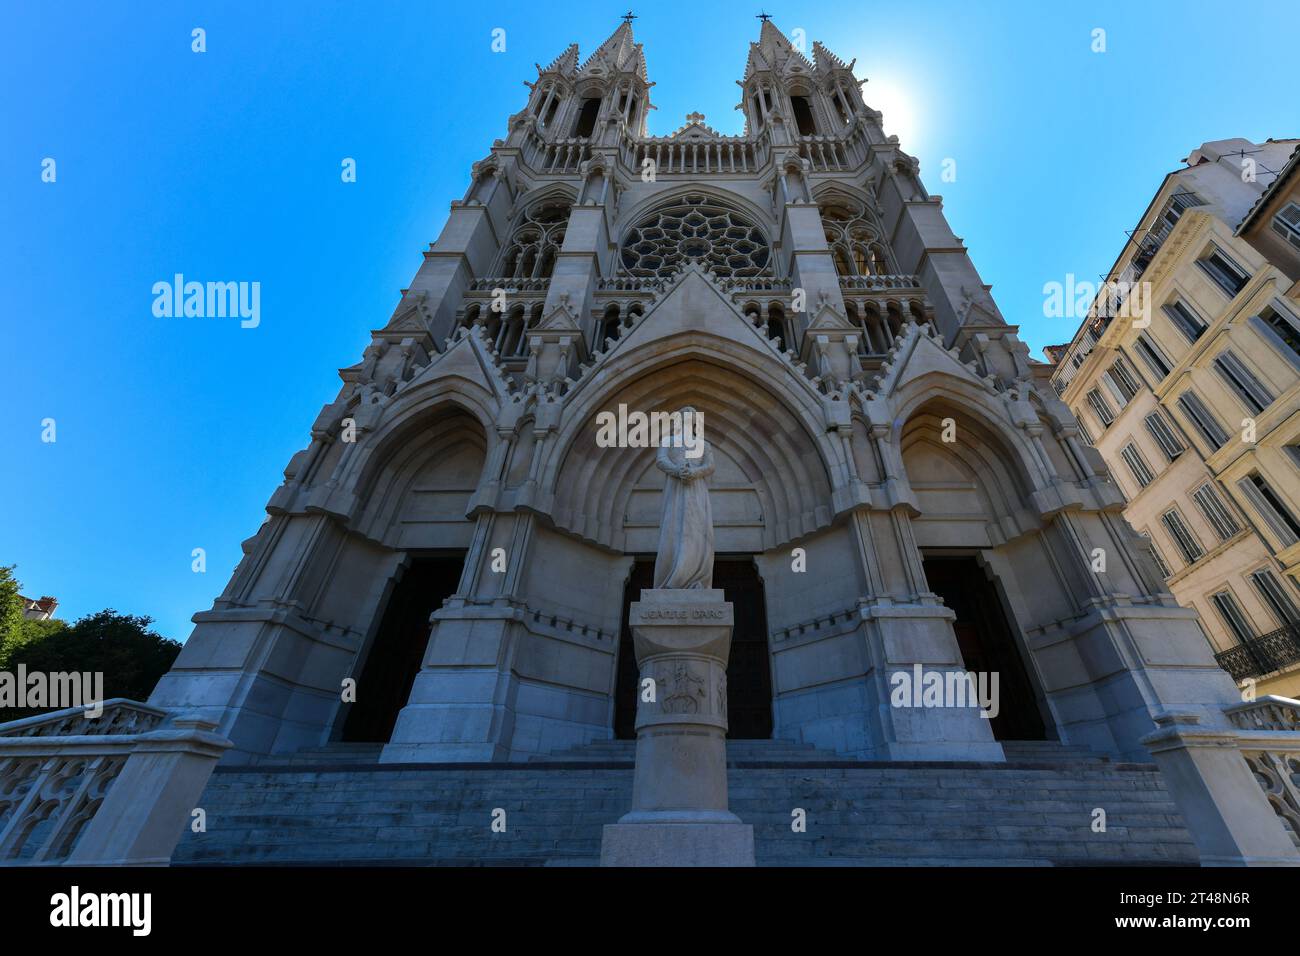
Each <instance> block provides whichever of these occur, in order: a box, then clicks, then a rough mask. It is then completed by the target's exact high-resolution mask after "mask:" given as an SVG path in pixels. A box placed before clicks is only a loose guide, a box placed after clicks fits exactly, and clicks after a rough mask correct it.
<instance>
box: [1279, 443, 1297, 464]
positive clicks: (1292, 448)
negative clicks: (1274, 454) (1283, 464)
mask: <svg viewBox="0 0 1300 956" xmlns="http://www.w3.org/2000/svg"><path fill="white" fill-rule="evenodd" d="M1282 447H1283V449H1284V450H1285V451H1286V455H1287V457H1288V458H1290V459H1291V464H1293V465H1295V466H1296V467H1297V468H1300V445H1283V446H1282Z"/></svg>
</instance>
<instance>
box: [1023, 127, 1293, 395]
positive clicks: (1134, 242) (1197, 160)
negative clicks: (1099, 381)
mask: <svg viewBox="0 0 1300 956" xmlns="http://www.w3.org/2000/svg"><path fill="white" fill-rule="evenodd" d="M1285 144H1294V145H1293V148H1292V150H1291V152H1290V154H1289V156H1290V159H1289V161H1288V163H1287V164H1286V166H1284V167H1283V169H1282V171H1281V173H1279V174H1278V175H1277V176H1276V177H1275V178H1274V180H1273V181H1272V182H1270V183H1269V184H1268V185H1267V186H1265V187H1264V188H1263V191H1262V193H1261V194H1260V195H1259V196H1258V197H1256V199H1255V201H1254V203H1253V205H1252V206H1251V207H1250V209H1248V210H1244V211H1243V213H1242V215H1244V216H1245V217H1247V218H1248V217H1249V216H1250V214H1251V213H1252V212H1253V210H1254V209H1256V208H1260V203H1261V202H1262V201H1263V199H1264V197H1266V196H1268V195H1269V193H1270V191H1271V190H1272V189H1273V187H1274V186H1275V185H1276V184H1277V183H1278V182H1279V181H1281V180H1282V179H1283V177H1284V176H1290V175H1291V174H1292V173H1293V172H1294V166H1295V163H1296V154H1297V152H1300V139H1272V138H1270V139H1267V140H1265V141H1264V142H1263V143H1253V142H1251V141H1250V140H1248V139H1244V138H1242V137H1232V138H1230V139H1216V140H1209V141H1207V142H1204V143H1202V144H1201V145H1200V146H1198V147H1197V148H1196V149H1194V150H1192V151H1191V152H1190V153H1189V154H1188V155H1187V156H1186V157H1185V158H1184V159H1183V160H1182V162H1183V163H1184V165H1183V166H1180V167H1179V168H1177V169H1173V170H1170V171H1169V172H1168V173H1166V174H1165V177H1164V178H1163V179H1162V180H1161V181H1160V185H1159V187H1157V189H1156V190H1155V192H1153V193H1152V194H1151V200H1150V202H1148V203H1147V206H1146V208H1145V209H1144V210H1142V215H1141V216H1139V217H1138V220H1137V223H1136V224H1135V225H1134V227H1133V229H1132V230H1130V231H1129V234H1128V235H1129V238H1128V240H1127V241H1126V242H1125V243H1124V245H1123V246H1121V247H1120V251H1119V255H1118V256H1116V258H1115V262H1114V263H1113V264H1112V265H1111V267H1110V270H1109V271H1108V272H1107V273H1106V279H1107V281H1110V280H1112V279H1114V278H1115V277H1116V276H1117V275H1119V274H1120V273H1121V272H1122V271H1123V266H1124V263H1125V262H1126V261H1127V260H1128V259H1130V258H1132V257H1133V255H1134V254H1135V253H1136V252H1137V250H1138V249H1139V248H1140V247H1141V243H1142V239H1143V237H1144V235H1145V234H1146V230H1143V229H1142V223H1144V222H1146V221H1147V218H1148V217H1149V216H1151V215H1152V213H1153V212H1155V211H1157V202H1158V201H1159V200H1160V199H1161V197H1162V196H1163V195H1164V193H1165V187H1166V186H1167V185H1168V184H1169V182H1170V181H1171V180H1173V179H1175V178H1176V177H1180V176H1185V175H1187V174H1188V173H1189V172H1191V171H1192V170H1195V169H1196V168H1197V167H1199V166H1202V165H1204V164H1207V163H1218V162H1221V161H1223V160H1225V159H1229V158H1232V157H1238V156H1240V157H1245V156H1247V155H1249V154H1251V153H1252V152H1258V151H1259V150H1261V149H1263V148H1265V147H1268V146H1281V145H1285ZM1269 174H1270V175H1271V173H1269ZM1242 181H1243V182H1245V180H1242ZM1224 211H1225V212H1227V213H1229V214H1231V213H1232V212H1234V211H1235V210H1231V209H1225V210H1224ZM1242 225H1243V226H1244V225H1245V220H1244V219H1243V220H1242ZM1240 228H1241V226H1239V227H1238V229H1240ZM1101 296H1102V292H1101V291H1099V292H1098V294H1097V299H1100V298H1101ZM1096 301H1097V300H1096V299H1095V300H1094V308H1095V304H1096ZM1092 311H1093V310H1092V309H1090V310H1089V314H1088V315H1087V316H1085V317H1084V318H1083V320H1082V321H1081V322H1080V323H1079V326H1078V328H1076V329H1075V331H1074V335H1073V337H1071V339H1070V341H1069V342H1067V343H1065V344H1064V345H1058V346H1050V348H1051V349H1052V351H1051V352H1048V350H1047V348H1044V349H1043V354H1044V355H1046V356H1047V358H1048V360H1049V362H1050V363H1051V364H1052V365H1056V366H1059V365H1060V363H1061V361H1062V360H1063V359H1064V358H1065V356H1066V355H1067V354H1068V352H1069V350H1070V348H1071V347H1072V346H1073V345H1074V344H1075V343H1076V342H1077V341H1078V340H1079V337H1080V335H1082V333H1083V330H1084V329H1085V328H1087V327H1088V326H1089V325H1090V324H1093V323H1094V322H1095V321H1096V317H1095V316H1094V315H1093V314H1092ZM1055 374H1056V372H1055V371H1054V372H1053V375H1055Z"/></svg>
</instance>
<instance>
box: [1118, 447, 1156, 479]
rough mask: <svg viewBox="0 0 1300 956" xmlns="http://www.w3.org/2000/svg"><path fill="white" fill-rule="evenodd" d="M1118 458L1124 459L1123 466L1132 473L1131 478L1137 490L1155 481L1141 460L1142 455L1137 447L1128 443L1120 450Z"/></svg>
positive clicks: (1144, 462) (1149, 469) (1143, 460)
mask: <svg viewBox="0 0 1300 956" xmlns="http://www.w3.org/2000/svg"><path fill="white" fill-rule="evenodd" d="M1119 456H1120V457H1121V458H1123V459H1124V464H1126V465H1128V470H1129V471H1131V472H1133V478H1134V479H1135V480H1136V481H1137V483H1138V487H1139V488H1145V487H1146V486H1147V485H1149V484H1151V482H1153V481H1155V480H1156V476H1155V475H1154V474H1152V473H1151V468H1150V467H1149V466H1148V465H1147V463H1146V461H1145V459H1143V457H1142V453H1141V452H1140V451H1138V448H1137V445H1135V444H1133V443H1132V442H1129V443H1128V444H1127V445H1125V446H1124V447H1123V448H1121V449H1120V452H1119Z"/></svg>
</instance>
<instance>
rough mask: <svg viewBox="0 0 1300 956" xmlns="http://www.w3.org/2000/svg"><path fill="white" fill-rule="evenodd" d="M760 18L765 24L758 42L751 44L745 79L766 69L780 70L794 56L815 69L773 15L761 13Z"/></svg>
mask: <svg viewBox="0 0 1300 956" xmlns="http://www.w3.org/2000/svg"><path fill="white" fill-rule="evenodd" d="M758 18H759V19H760V20H762V21H763V25H762V26H761V27H759V30H758V42H757V43H751V44H750V45H749V59H748V61H747V62H746V63H745V79H749V78H750V77H751V76H752V75H753V74H755V73H760V72H763V71H765V70H770V71H774V72H778V71H780V70H782V69H783V68H784V67H785V65H786V63H787V62H788V61H789V60H790V59H791V58H792V57H794V58H797V59H798V60H799V62H800V63H801V65H802V66H803V67H804V68H805V69H807V70H812V69H813V65H812V62H811V61H810V60H809V59H808V58H807V57H806V56H804V55H803V54H802V53H800V52H799V51H798V50H796V49H795V47H794V44H793V43H791V42H790V40H789V38H788V37H787V36H786V35H785V34H784V33H782V32H781V30H780V28H779V27H777V25H776V24H775V23H773V22H772V18H771V16H769V15H768V14H766V13H760V14H759V15H758Z"/></svg>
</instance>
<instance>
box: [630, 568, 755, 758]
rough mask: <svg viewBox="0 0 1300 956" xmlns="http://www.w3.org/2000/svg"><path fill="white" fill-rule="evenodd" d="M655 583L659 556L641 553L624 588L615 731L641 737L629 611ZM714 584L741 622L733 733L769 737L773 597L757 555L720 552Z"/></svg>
mask: <svg viewBox="0 0 1300 956" xmlns="http://www.w3.org/2000/svg"><path fill="white" fill-rule="evenodd" d="M653 586H654V558H638V559H637V560H636V563H635V564H633V565H632V573H631V575H630V576H629V577H628V581H627V587H626V588H625V589H624V591H623V630H622V632H621V633H620V635H619V645H618V678H617V680H616V682H615V685H614V736H615V737H616V738H618V739H619V740H635V739H636V695H637V691H638V688H637V676H638V675H637V668H636V652H635V651H634V650H633V647H632V631H631V629H630V628H629V627H628V623H627V622H628V612H629V610H630V608H631V606H632V602H633V601H638V600H640V598H641V591H642V589H647V588H651V587H653ZM713 586H714V587H715V588H721V589H722V590H723V593H724V595H725V598H726V600H728V601H730V602H731V603H732V604H733V605H734V614H735V620H736V624H735V628H734V630H733V631H732V636H731V657H730V659H729V661H728V662H727V724H728V729H727V736H728V737H729V738H731V739H732V740H766V739H768V738H770V737H771V736H772V670H771V662H770V659H769V656H768V650H767V603H766V599H765V597H764V594H763V582H762V580H761V579H760V578H759V576H758V569H757V568H756V567H755V566H754V562H753V560H752V559H751V558H748V557H743V558H726V557H724V558H718V559H717V560H715V561H714V562H713Z"/></svg>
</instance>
